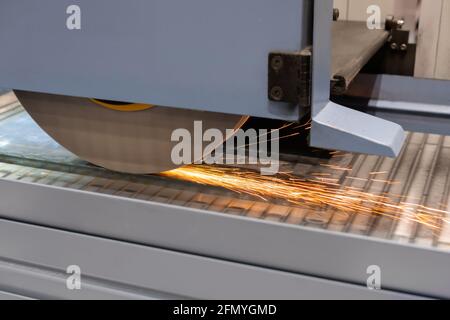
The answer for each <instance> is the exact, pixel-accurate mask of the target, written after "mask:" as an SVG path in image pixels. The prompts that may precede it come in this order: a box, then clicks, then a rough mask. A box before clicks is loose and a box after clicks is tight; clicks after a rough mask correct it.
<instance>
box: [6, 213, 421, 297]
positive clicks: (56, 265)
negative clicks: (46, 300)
mask: <svg viewBox="0 0 450 320" xmlns="http://www.w3.org/2000/svg"><path fill="white" fill-rule="evenodd" d="M0 241H1V242H2V243H6V245H4V246H1V247H0V256H7V257H10V258H12V259H15V260H16V261H22V262H25V263H32V264H35V265H38V266H43V267H50V268H53V269H55V270H59V271H60V272H61V271H63V270H65V269H66V268H67V266H68V265H73V264H74V263H76V264H77V265H78V266H80V268H81V271H82V276H83V274H84V275H85V277H86V278H87V280H88V281H87V283H86V284H87V289H88V291H87V292H86V293H84V292H83V291H84V289H82V290H81V291H78V292H72V293H70V292H68V290H67V289H66V286H65V282H64V281H61V280H60V281H55V282H53V283H49V284H48V285H42V286H41V288H42V290H44V291H45V290H46V289H49V290H51V291H50V292H53V293H54V292H58V291H59V292H64V291H66V292H65V294H64V296H66V297H67V296H69V297H70V295H72V296H73V297H79V296H83V295H84V294H85V295H86V297H87V298H89V297H91V298H92V297H95V296H97V297H98V296H101V294H102V293H103V294H104V295H105V294H110V295H111V296H112V297H114V293H115V296H116V297H117V296H118V295H119V294H120V292H114V291H113V290H111V289H110V288H108V287H103V288H101V287H100V288H98V286H97V288H96V287H95V286H94V288H92V287H91V286H90V283H89V278H91V277H94V278H101V279H103V281H105V280H106V281H107V282H112V283H116V284H117V283H118V284H128V285H129V286H134V287H135V288H143V289H152V290H157V291H162V292H169V293H173V294H178V295H181V296H185V297H190V298H198V299H238V300H239V299H261V300H267V299H317V298H320V299H413V298H415V297H414V296H412V295H407V294H401V293H397V292H391V291H388V290H381V291H376V290H369V289H367V288H366V287H364V286H358V285H352V284H345V283H340V282H335V281H329V280H326V279H319V278H313V277H308V276H304V275H301V274H294V273H288V272H282V271H277V270H271V269H266V268H260V267H256V266H252V265H245V264H239V263H234V262H228V261H223V260H218V259H211V258H207V257H201V256H194V255H189V254H184V253H179V252H173V251H167V250H162V249H157V248H152V247H147V246H142V245H136V244H132V243H125V242H120V241H114V240H110V239H102V238H98V237H92V236H86V235H82V234H76V233H71V232H65V231H59V230H52V229H47V228H42V227H37V226H30V225H26V224H21V223H14V222H10V221H4V220H0ZM30 243H39V245H40V248H39V250H35V247H34V246H32V245H30ZM0 271H1V269H0ZM0 274H1V273H0ZM53 277H55V276H54V275H53ZM28 279H30V280H32V282H34V281H36V279H33V278H30V277H28ZM6 281H8V279H6ZM82 281H83V278H82ZM1 283H2V278H0V286H1ZM28 285H29V284H28ZM82 285H83V282H82ZM25 287H26V284H25ZM92 289H97V292H96V291H95V290H92ZM135 290H136V292H139V291H138V289H135ZM144 292H145V291H144Z"/></svg>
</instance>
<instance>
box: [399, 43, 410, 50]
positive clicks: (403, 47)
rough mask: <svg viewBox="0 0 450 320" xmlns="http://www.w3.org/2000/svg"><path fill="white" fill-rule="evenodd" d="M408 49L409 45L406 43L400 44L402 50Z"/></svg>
mask: <svg viewBox="0 0 450 320" xmlns="http://www.w3.org/2000/svg"><path fill="white" fill-rule="evenodd" d="M407 49H408V45H407V44H406V43H402V45H401V46H400V50H401V51H406V50H407Z"/></svg>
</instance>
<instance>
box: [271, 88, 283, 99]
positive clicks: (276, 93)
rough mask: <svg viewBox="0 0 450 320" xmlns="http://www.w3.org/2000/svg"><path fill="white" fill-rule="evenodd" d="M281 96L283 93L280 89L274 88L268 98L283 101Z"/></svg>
mask: <svg viewBox="0 0 450 320" xmlns="http://www.w3.org/2000/svg"><path fill="white" fill-rule="evenodd" d="M283 96H284V92H283V89H282V88H281V87H278V86H276V87H273V88H272V89H271V90H270V98H272V99H273V100H275V101H281V100H282V99H283Z"/></svg>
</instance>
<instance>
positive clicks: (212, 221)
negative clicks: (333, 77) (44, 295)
mask: <svg viewBox="0 0 450 320" xmlns="http://www.w3.org/2000/svg"><path fill="white" fill-rule="evenodd" d="M5 101H6V100H5ZM0 119H1V120H0V162H1V163H0V178H1V182H0V192H1V193H2V195H3V197H4V199H9V200H8V201H6V202H3V203H2V204H1V205H0V214H1V216H2V218H3V219H4V220H2V225H3V226H7V225H8V226H9V227H8V228H6V229H5V230H8V231H5V232H4V233H2V232H0V234H2V235H1V236H0V237H1V238H2V242H3V241H4V240H5V242H3V243H5V246H2V248H1V250H2V252H0V256H1V257H2V260H4V263H6V262H8V265H9V264H10V263H12V264H13V265H15V268H13V269H14V270H20V268H23V266H24V265H26V266H31V267H32V268H34V269H33V270H35V272H37V273H39V272H44V273H45V272H49V270H52V271H51V273H52V272H53V273H52V274H54V272H61V270H64V268H65V267H64V266H65V263H66V264H67V265H69V264H70V263H74V262H69V261H68V260H65V259H69V260H71V261H76V262H77V264H81V265H84V266H85V267H84V269H86V270H87V271H86V272H87V273H88V274H89V278H90V279H92V281H93V283H95V284H96V285H97V287H96V288H97V289H98V288H104V287H111V286H112V285H113V284H112V282H114V285H113V287H114V288H116V287H118V288H119V289H117V288H116V289H114V290H116V291H117V292H121V293H123V292H126V293H127V294H131V293H132V295H136V294H137V293H138V292H139V294H142V297H148V296H152V297H157V296H160V295H163V296H164V295H166V294H169V296H184V297H195V298H202V297H203V298H206V297H211V295H212V296H214V294H212V292H213V291H214V290H213V288H211V287H210V286H208V285H206V284H205V285H199V286H197V287H196V288H195V289H194V288H193V287H194V286H193V285H192V287H189V289H187V288H186V287H185V286H183V285H181V286H180V283H178V282H177V278H178V276H179V277H181V278H182V279H183V281H184V280H185V279H186V277H187V276H188V274H189V273H190V272H194V273H196V272H199V270H196V271H194V270H188V269H189V268H186V269H180V268H178V269H180V270H169V271H167V272H166V271H164V267H162V268H161V269H160V270H159V269H158V268H156V269H155V270H154V271H152V269H151V268H152V267H151V266H152V263H154V259H155V258H154V257H153V258H151V259H150V256H148V258H149V260H148V261H146V262H145V263H148V265H146V264H145V263H143V264H144V265H146V266H147V268H149V269H148V270H147V269H146V268H144V266H141V267H142V268H143V269H142V270H141V269H140V270H139V271H136V270H134V271H132V270H126V266H127V264H124V265H122V263H124V262H118V263H119V265H121V267H118V268H119V269H120V268H122V269H120V272H119V269H117V270H116V269H114V270H115V272H119V273H118V274H116V275H114V276H112V275H109V274H107V273H108V272H110V271H105V273H104V272H103V271H102V270H103V269H102V268H101V264H102V263H105V261H107V260H108V259H109V258H108V257H107V256H108V255H109V254H110V252H109V251H105V252H100V251H95V254H94V255H92V254H91V255H86V250H87V251H90V249H87V248H86V247H83V246H82V247H77V248H76V249H73V248H72V249H70V250H72V252H73V257H72V258H68V257H70V255H69V256H67V257H65V259H62V258H61V256H65V254H63V253H62V252H61V250H62V249H58V248H59V247H58V248H57V247H54V246H53V243H52V241H50V242H48V247H46V246H45V244H42V245H41V246H42V252H41V253H40V255H42V256H45V257H46V260H42V258H41V257H40V256H39V255H34V254H33V253H31V252H29V251H27V250H26V249H24V248H26V247H27V246H26V245H25V244H24V245H25V246H22V245H20V243H22V242H23V241H26V239H28V238H29V236H28V235H32V234H33V235H34V234H35V233H37V235H36V237H40V236H44V235H45V237H47V236H48V237H51V236H53V234H54V237H55V239H57V238H58V237H60V236H61V235H62V234H61V233H66V234H67V235H70V236H71V237H76V238H80V241H82V242H84V243H85V244H84V245H85V246H86V245H87V246H89V247H91V246H92V250H94V249H93V248H95V247H96V244H97V243H101V242H103V241H106V243H107V244H108V245H110V246H114V248H115V249H114V252H115V253H114V255H115V256H116V259H119V260H122V259H123V257H121V258H118V257H120V255H121V254H122V250H121V249H120V247H121V246H124V245H125V247H126V246H127V245H129V246H132V247H136V248H135V249H136V250H137V249H141V250H144V248H145V249H146V250H147V249H148V250H150V248H151V250H156V251H157V252H158V255H163V256H164V257H165V256H166V255H169V256H170V255H176V256H177V257H178V258H180V259H194V260H199V261H197V262H198V263H199V264H200V265H201V266H205V267H206V265H208V263H213V262H214V263H216V264H217V263H218V264H220V265H221V264H223V263H225V264H226V265H228V264H229V265H228V266H229V267H230V268H231V266H233V267H234V269H233V268H231V270H230V272H232V273H233V272H236V276H235V280H237V279H238V278H236V277H239V275H240V272H243V271H242V270H244V269H246V268H256V269H259V270H261V272H263V274H264V272H268V275H265V276H264V277H263V278H262V279H261V280H260V282H258V283H259V285H260V286H262V287H264V288H267V289H268V288H269V287H270V285H269V284H270V282H271V280H270V279H271V277H274V276H275V275H277V276H280V277H281V276H282V275H283V276H286V277H288V278H289V277H294V278H295V279H297V280H295V281H300V283H302V285H300V284H298V286H297V287H296V286H293V287H292V292H290V291H289V290H287V291H285V292H279V293H277V294H279V295H281V296H282V297H286V298H300V297H311V296H314V294H317V296H323V294H324V292H326V293H327V294H326V295H325V296H327V297H334V298H336V297H339V296H338V295H346V294H349V296H353V297H356V298H359V297H361V296H360V295H361V294H362V293H361V292H364V295H366V294H367V295H370V297H386V296H384V295H394V296H396V297H408V295H407V294H413V295H416V296H422V297H450V291H449V288H450V284H449V283H445V281H446V280H445V279H446V277H445V275H446V272H447V270H446V268H445V266H446V265H447V263H449V262H450V228H449V227H450V223H449V219H450V216H449V215H447V213H446V210H448V203H449V200H450V163H448V161H446V159H448V158H449V157H450V137H444V136H439V135H428V134H422V133H409V134H408V138H407V144H406V146H405V148H404V150H403V151H402V153H401V154H400V156H399V157H398V158H397V159H390V158H383V157H377V156H366V155H358V154H351V153H334V154H333V156H332V157H331V159H329V160H323V159H319V158H317V159H316V158H309V157H301V156H300V157H299V156H289V155H284V156H283V157H282V159H283V162H282V171H283V172H289V174H290V175H293V176H295V177H299V178H301V179H305V180H308V181H317V183H320V184H321V185H323V184H325V185H327V184H328V185H330V186H333V188H334V189H333V190H335V189H336V190H337V189H339V188H340V189H344V188H345V189H346V190H350V189H353V190H359V191H360V192H363V193H364V194H376V195H377V194H378V195H380V194H382V195H385V196H387V197H389V198H392V199H397V200H394V202H395V201H397V202H398V203H406V204H408V205H410V206H411V207H412V208H417V210H420V209H421V208H422V207H430V208H435V209H437V210H436V211H435V212H434V214H433V215H432V216H430V215H428V216H424V215H420V214H419V211H418V212H417V216H416V219H414V218H411V215H406V216H405V214H403V213H402V211H401V210H397V211H394V214H393V215H390V216H386V215H380V214H367V213H363V212H361V213H356V214H355V213H348V212H344V211H342V210H337V209H336V208H334V207H332V206H326V205H321V206H314V205H311V204H310V203H305V204H304V205H302V204H292V203H289V202H288V201H286V199H280V198H278V199H277V198H274V199H265V200H263V199H261V198H259V197H255V196H252V195H249V194H245V193H244V194H243V193H237V192H233V191H231V190H227V189H225V188H221V187H219V186H211V185H200V184H196V183H194V182H193V181H180V180H178V179H174V178H172V177H170V176H169V177H167V176H132V175H125V174H119V173H113V172H109V171H106V170H104V169H102V168H99V167H95V166H92V165H90V164H88V163H85V162H83V161H81V160H79V159H78V158H76V157H75V156H74V155H72V154H71V153H69V152H68V151H66V150H64V149H63V148H62V147H60V146H59V145H58V144H56V143H55V142H54V141H53V140H52V139H51V138H50V137H48V136H47V135H46V134H45V133H43V132H42V131H41V130H40V129H39V127H38V126H37V125H36V124H35V123H34V122H33V120H32V119H31V118H30V117H29V116H28V115H27V114H26V112H25V111H24V110H23V109H22V107H21V106H20V104H19V103H18V102H16V101H11V99H10V100H8V103H7V104H5V105H3V106H2V107H1V109H0ZM18 128H20V130H18ZM336 185H339V186H340V187H339V188H336ZM23 199H27V201H26V202H24V201H23ZM439 210H440V211H439ZM2 228H4V227H2ZM47 228H50V229H47ZM16 229H17V230H21V231H20V236H19V233H17V232H14V233H12V231H11V230H16ZM7 235H9V237H7ZM3 237H5V239H3ZM33 237H34V236H33ZM6 240H7V241H8V242H6ZM29 240H32V238H29ZM32 241H34V240H32ZM36 241H37V240H36ZM42 241H43V240H42ZM55 241H56V240H55ZM8 243H10V244H13V243H14V245H11V246H10V245H8ZM36 243H38V242H36ZM39 243H40V242H39ZM43 243H47V242H46V241H43ZM68 245H76V241H74V242H73V243H72V244H68ZM28 249H29V248H28ZM124 250H125V249H124ZM62 251H64V250H62ZM124 252H128V250H125V251H124ZM124 254H125V255H126V253H124ZM140 257H141V258H142V259H144V257H147V254H143V255H140ZM72 259H73V260H72ZM139 259H140V258H139ZM158 259H159V258H158ZM144 260H145V259H144ZM78 261H80V262H78ZM372 265H377V266H380V268H381V270H383V273H382V285H383V291H377V292H375V291H367V290H365V289H364V288H365V287H364V286H365V282H366V279H367V277H368V275H367V273H366V270H367V268H368V267H369V266H372ZM3 267H5V266H3ZM167 267H168V268H169V266H168V265H167ZM123 268H125V269H123ZM157 269H158V270H157ZM175 269H177V268H176V267H175ZM2 270H3V269H2ZM36 270H38V271H36ZM42 270H47V271H42ZM146 270H147V271H146ZM205 270H209V271H207V272H212V271H211V270H213V269H205ZM232 270H235V271H232ZM237 270H240V271H237ZM140 272H148V273H152V272H154V276H148V277H147V278H148V281H147V280H145V281H142V277H143V275H142V274H141V273H140ZM158 272H159V273H158ZM166 273H167V274H166ZM175 274H176V275H175ZM204 276H205V274H204V273H203V274H202V273H201V272H200V273H198V274H197V273H196V275H195V276H194V275H191V277H192V279H196V277H200V278H199V279H201V278H202V277H204ZM209 276H212V275H209ZM216 276H218V277H219V278H217V279H216V281H217V282H218V283H217V284H216V285H219V283H220V285H224V284H223V281H221V280H220V273H218V274H216ZM139 277H141V280H138V279H139ZM144 277H146V276H144ZM154 277H156V278H158V279H159V278H161V279H162V278H165V279H166V278H167V279H166V280H165V281H164V282H163V283H159V282H157V283H158V285H156V284H155V282H154V281H156V280H154V279H153V278H154ZM298 277H301V278H300V279H302V280H299V278H298ZM147 278H146V279H147ZM99 279H100V280H101V281H100V280H99ZM113 279H114V280H113ZM117 279H119V280H117ZM170 279H173V280H170ZM223 279H225V278H223ZM411 279H415V280H414V281H412V280H411ZM178 280H180V279H178ZM98 281H100V284H98V283H97V282H98ZM139 281H141V282H139ZM192 281H193V280H192ZM199 281H201V280H199ZM243 281H244V282H243V283H241V284H237V283H235V282H234V281H233V283H234V284H235V287H230V288H228V290H229V291H227V290H225V291H222V294H219V293H218V292H216V293H215V295H216V297H218V298H224V297H227V292H228V294H229V297H231V294H232V296H233V297H235V295H236V294H237V293H236V292H237V291H239V290H241V291H240V295H241V297H243V298H245V297H249V296H252V297H254V294H257V295H259V296H260V297H263V298H264V297H266V298H267V297H270V296H271V294H270V292H267V291H266V292H261V291H258V290H257V289H255V288H257V287H254V288H253V289H250V286H249V287H247V286H246V290H249V291H246V290H243V289H239V286H245V285H246V284H248V283H247V282H246V281H253V280H250V279H246V280H243ZM295 281H294V282H295ZM302 281H303V282H302ZM116 282H118V283H116ZM187 282H189V281H187ZM305 283H309V284H308V285H305ZM169 284H170V285H169ZM142 286H143V287H142ZM266 286H267V287H266ZM308 286H311V287H310V289H307V288H308ZM342 286H344V287H346V289H345V290H343V289H342V288H341V287H342ZM5 287H6V289H9V290H6V289H5ZM94 287H95V286H94ZM338 287H339V288H341V289H340V291H339V290H337V291H334V289H332V288H335V289H336V288H338ZM124 288H126V289H124ZM130 288H131V289H130ZM280 289H281V287H280ZM0 290H4V291H8V292H13V293H18V294H21V295H22V294H24V291H23V290H22V289H19V288H11V287H9V285H6V284H5V283H3V284H2V283H0ZM93 290H94V289H93ZM99 290H100V289H99ZM102 290H103V289H101V290H100V291H98V290H97V291H95V290H94V292H95V294H94V293H93V294H94V295H99V294H100V293H99V292H103V291H102ZM142 290H143V291H142ZM192 290H194V291H192ZM252 290H255V291H254V292H251V291H252ZM273 290H277V288H274V289H273ZM116 291H115V292H116ZM256 291H258V292H256ZM117 292H116V293H117ZM130 292H131V293H130ZM338 292H339V294H338ZM25 293H28V295H30V296H33V295H37V297H39V294H38V293H36V292H34V291H32V290H31V289H30V290H29V291H27V290H25ZM272 293H273V292H272ZM54 295H56V296H60V295H62V293H61V292H59V291H57V293H54ZM238 295H239V293H238ZM122 296H123V295H122ZM130 297H131V296H130Z"/></svg>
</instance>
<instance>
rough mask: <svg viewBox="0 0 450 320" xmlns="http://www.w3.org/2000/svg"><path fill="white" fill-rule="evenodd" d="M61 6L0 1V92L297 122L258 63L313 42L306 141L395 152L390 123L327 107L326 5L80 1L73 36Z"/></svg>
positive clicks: (269, 0) (304, 0) (398, 131)
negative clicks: (272, 94)
mask: <svg viewBox="0 0 450 320" xmlns="http://www.w3.org/2000/svg"><path fill="white" fill-rule="evenodd" d="M71 5H73V2H71V1H68V0H64V1H57V0H42V1H39V2H30V1H25V0H14V1H12V0H10V1H3V2H2V4H1V5H0V41H2V43H8V45H7V46H5V47H4V48H3V50H2V53H1V56H2V59H0V87H2V86H3V87H6V88H12V89H18V90H25V91H36V92H45V93H54V94H60V95H69V96H79V97H91V98H99V99H108V100H117V101H129V102H143V103H150V104H155V105H161V106H168V107H178V108H185V109H198V110H204V111H209V112H221V113H232V114H238V115H248V116H255V117H262V118H269V119H282V120H287V121H297V120H299V118H300V117H301V116H302V115H304V114H305V113H306V111H305V110H304V109H302V108H300V107H299V105H298V104H295V103H294V104H290V103H280V102H272V101H270V100H269V99H268V55H269V53H271V52H274V51H284V52H298V51H300V50H302V49H304V48H306V47H307V46H310V45H311V44H312V43H313V45H314V49H313V72H312V73H313V79H312V83H313V86H312V92H311V94H312V100H313V103H312V109H313V110H312V114H313V116H314V117H318V118H317V119H313V120H314V122H313V127H312V134H311V144H312V145H313V146H315V147H320V148H325V149H330V148H332V149H339V150H345V151H352V152H361V153H373V154H379V155H384V156H395V155H397V154H398V152H399V150H400V148H401V146H402V144H403V141H404V133H403V130H402V128H401V127H400V126H399V125H396V124H393V123H390V122H388V121H386V120H380V119H377V118H375V117H372V116H366V115H363V114H360V113H359V112H356V111H353V110H349V109H347V108H338V107H336V106H335V105H333V104H331V105H329V96H330V86H329V80H330V77H331V50H332V48H331V18H330V16H331V14H330V12H332V8H333V6H332V5H333V4H332V1H330V0H327V1H311V0H285V1H283V2H282V3H280V1H277V0H247V1H238V0H231V1H221V2H218V1H208V0H191V1H181V0H169V1H167V0H152V1H145V0H132V1H126V2H124V1H119V0H115V1H111V0H96V1H88V0H80V1H77V3H76V5H77V6H78V9H79V11H78V12H77V14H78V15H77V16H76V17H77V18H78V20H77V21H78V25H77V28H75V29H74V28H72V27H70V23H71V21H72V20H71V19H73V15H74V11H71V10H70V6H71ZM314 7H315V8H314ZM18 17H20V18H18ZM67 23H69V26H68V24H67ZM319 113H320V114H319ZM349 124H350V125H349ZM380 128H383V130H380ZM330 136H333V137H334V139H333V140H332V141H331V140H330V139H329V137H330Z"/></svg>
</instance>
